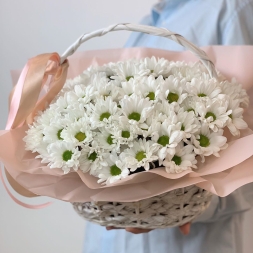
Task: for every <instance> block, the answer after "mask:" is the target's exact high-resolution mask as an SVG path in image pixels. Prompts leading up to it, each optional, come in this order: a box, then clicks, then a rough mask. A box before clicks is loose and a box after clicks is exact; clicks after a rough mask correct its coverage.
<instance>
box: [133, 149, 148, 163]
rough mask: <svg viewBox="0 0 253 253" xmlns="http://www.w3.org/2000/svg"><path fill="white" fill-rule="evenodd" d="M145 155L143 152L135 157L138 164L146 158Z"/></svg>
mask: <svg viewBox="0 0 253 253" xmlns="http://www.w3.org/2000/svg"><path fill="white" fill-rule="evenodd" d="M146 157H147V156H146V154H145V152H144V151H139V152H138V153H137V154H136V155H135V158H136V160H137V161H138V162H140V161H141V160H142V159H144V158H146Z"/></svg>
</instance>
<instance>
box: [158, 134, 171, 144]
mask: <svg viewBox="0 0 253 253" xmlns="http://www.w3.org/2000/svg"><path fill="white" fill-rule="evenodd" d="M157 143H159V144H160V145H162V146H164V147H165V146H166V145H167V144H169V143H170V138H169V136H167V135H163V136H161V137H159V139H158V141H157Z"/></svg>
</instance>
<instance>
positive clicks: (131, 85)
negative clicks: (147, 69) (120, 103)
mask: <svg viewBox="0 0 253 253" xmlns="http://www.w3.org/2000/svg"><path fill="white" fill-rule="evenodd" d="M138 84H139V80H136V79H133V78H131V79H130V80H129V81H128V82H121V88H119V100H120V99H122V98H123V97H124V96H125V95H127V96H131V95H132V94H134V93H135V90H136V86H138Z"/></svg>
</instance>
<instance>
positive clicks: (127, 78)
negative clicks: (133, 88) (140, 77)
mask: <svg viewBox="0 0 253 253" xmlns="http://www.w3.org/2000/svg"><path fill="white" fill-rule="evenodd" d="M131 78H134V77H133V76H127V77H126V80H127V81H129V80H130V79H131Z"/></svg>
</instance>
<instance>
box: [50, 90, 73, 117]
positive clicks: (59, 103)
mask: <svg viewBox="0 0 253 253" xmlns="http://www.w3.org/2000/svg"><path fill="white" fill-rule="evenodd" d="M73 102H74V103H75V102H76V99H75V97H73V96H71V95H70V93H69V92H66V93H65V94H64V95H63V96H62V97H59V98H58V99H57V100H56V101H55V103H53V104H51V105H50V110H53V111H55V112H57V113H62V112H68V108H69V106H71V105H72V104H73Z"/></svg>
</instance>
